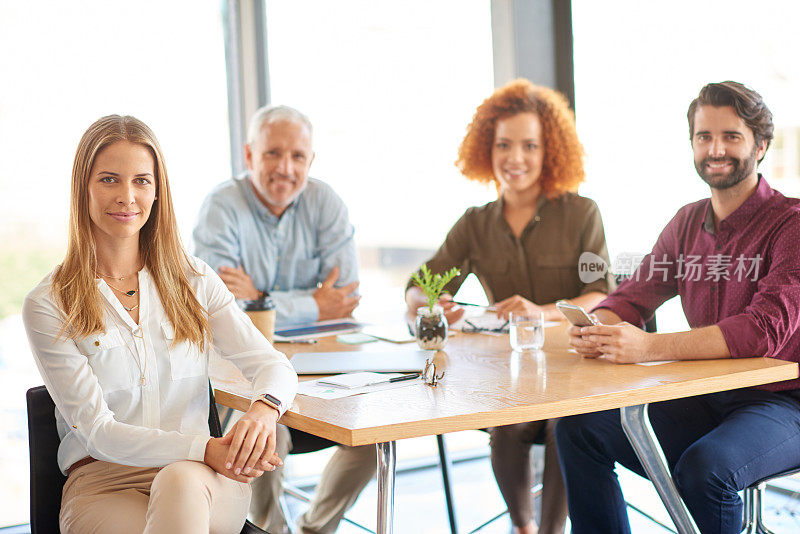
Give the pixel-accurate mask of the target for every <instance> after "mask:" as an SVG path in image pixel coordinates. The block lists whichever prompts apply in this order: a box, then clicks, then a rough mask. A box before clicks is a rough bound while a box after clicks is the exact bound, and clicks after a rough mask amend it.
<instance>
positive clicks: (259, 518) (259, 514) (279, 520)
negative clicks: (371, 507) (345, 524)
mask: <svg viewBox="0 0 800 534" xmlns="http://www.w3.org/2000/svg"><path fill="white" fill-rule="evenodd" d="M291 447H292V441H291V437H290V435H289V430H288V429H287V428H286V427H285V426H283V425H278V441H277V449H276V450H277V452H278V455H279V456H280V457H281V458H286V454H287V453H288V452H289V451H290V450H291ZM297 458H302V457H301V456H298V457H297ZM377 461H378V459H377V452H376V449H375V445H362V446H360V447H346V446H344V445H340V446H339V447H337V448H336V452H335V453H334V455H333V457H332V458H331V459H330V461H328V464H327V465H326V466H325V469H324V470H323V471H322V477H321V478H320V481H319V484H318V485H317V487H316V489H315V490H314V497H313V499H312V501H311V507H310V508H309V509H308V511H307V512H306V513H305V514H303V515H302V516H301V517H300V519H299V520H298V521H297V527H298V532H300V533H301V534H332V533H333V532H336V528H337V527H338V526H339V522H340V521H341V520H342V517H344V514H345V512H346V511H347V510H348V509H349V508H350V507H351V506H353V504H354V503H355V502H356V499H358V495H359V494H360V493H361V490H363V489H364V486H366V485H367V484H368V483H369V481H370V479H372V477H373V475H374V474H375V469H376V465H377ZM282 481H283V469H281V468H279V469H276V470H275V471H272V472H267V473H264V474H263V475H262V476H261V477H259V478H257V479H255V480H254V481H253V482H252V483H251V484H250V485H251V487H252V490H253V499H252V500H251V501H250V520H251V521H252V522H253V524H255V525H256V526H259V527H261V528H263V529H264V530H266V531H267V532H270V533H271V534H284V533H286V532H288V529H287V526H286V519H285V518H284V517H283V513H282V512H281V509H280V506H279V504H278V497H279V496H280V495H281V493H282V492H283V490H282V487H281V484H282Z"/></svg>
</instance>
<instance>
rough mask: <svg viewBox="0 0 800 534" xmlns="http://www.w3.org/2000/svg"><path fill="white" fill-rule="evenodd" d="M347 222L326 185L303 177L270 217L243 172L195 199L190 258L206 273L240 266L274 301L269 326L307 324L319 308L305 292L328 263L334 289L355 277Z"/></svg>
mask: <svg viewBox="0 0 800 534" xmlns="http://www.w3.org/2000/svg"><path fill="white" fill-rule="evenodd" d="M353 233H354V230H353V225H351V224H350V220H349V217H348V213H347V207H346V206H345V205H344V202H342V199H341V198H339V195H337V194H336V193H335V192H334V191H333V189H331V187H330V186H329V185H327V184H326V183H324V182H321V181H319V180H316V179H314V178H309V179H308V183H307V184H306V188H305V189H304V190H303V192H302V193H300V195H299V196H298V197H297V199H296V200H295V201H294V202H293V203H292V204H291V205H290V206H289V207H288V208H287V209H286V211H284V212H283V215H282V216H281V217H280V218H278V217H276V216H275V215H273V214H272V213H271V212H270V211H269V210H268V209H267V207H266V206H264V205H263V204H262V203H261V201H259V200H258V198H257V197H256V195H255V192H254V191H253V188H252V186H251V184H250V181H249V178H248V175H246V174H245V175H242V176H240V177H238V178H234V179H232V180H228V181H227V182H225V183H223V184H220V185H219V186H217V187H216V188H215V189H214V190H213V191H212V192H211V194H209V195H208V197H207V198H206V199H205V201H204V202H203V205H202V206H201V207H200V214H199V217H198V221H197V226H196V227H195V229H194V233H193V236H194V247H195V248H194V254H195V255H196V256H198V257H199V258H201V259H202V260H203V261H205V262H206V263H208V264H209V265H210V266H211V267H212V268H213V269H214V270H217V271H218V270H219V268H220V267H222V266H223V265H225V266H229V267H239V266H242V267H243V268H244V271H245V272H246V273H247V274H248V275H249V276H250V278H251V279H252V280H253V284H254V285H255V286H256V289H259V290H262V291H267V292H269V294H270V295H271V296H272V299H273V300H274V301H275V304H276V309H277V318H276V324H277V325H279V326H285V325H287V324H299V323H310V322H313V321H316V320H317V317H318V316H319V309H318V308H317V302H316V301H315V300H314V297H313V296H312V293H313V292H314V291H315V290H316V288H317V284H318V283H320V282H322V281H324V280H325V278H327V276H328V274H329V273H330V271H331V269H332V268H333V267H334V266H338V267H339V270H340V273H339V279H338V280H337V281H336V284H335V285H336V287H342V286H345V285H347V284H350V283H352V282H355V281H356V280H358V260H357V256H356V246H355V242H354V241H353Z"/></svg>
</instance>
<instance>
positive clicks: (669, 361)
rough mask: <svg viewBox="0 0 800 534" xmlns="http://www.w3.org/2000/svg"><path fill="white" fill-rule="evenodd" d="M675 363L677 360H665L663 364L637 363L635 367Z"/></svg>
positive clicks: (661, 363)
mask: <svg viewBox="0 0 800 534" xmlns="http://www.w3.org/2000/svg"><path fill="white" fill-rule="evenodd" d="M677 361H678V360H666V361H663V362H639V363H637V364H636V365H644V366H650V365H664V364H665V363H672V362H677Z"/></svg>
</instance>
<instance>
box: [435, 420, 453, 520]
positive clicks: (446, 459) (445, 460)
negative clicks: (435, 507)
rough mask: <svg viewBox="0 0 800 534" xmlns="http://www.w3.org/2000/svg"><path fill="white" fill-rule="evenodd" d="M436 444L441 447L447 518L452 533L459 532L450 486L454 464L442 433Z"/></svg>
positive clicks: (440, 456) (440, 459)
mask: <svg viewBox="0 0 800 534" xmlns="http://www.w3.org/2000/svg"><path fill="white" fill-rule="evenodd" d="M436 445H437V446H438V447H439V466H440V467H441V469H442V485H443V486H444V501H445V504H446V505H447V518H448V520H449V521H450V534H456V533H457V532H458V527H457V525H456V510H455V505H454V504H453V492H452V489H451V488H450V471H451V470H452V468H453V464H452V463H451V462H450V456H449V455H448V454H447V445H445V442H444V436H443V435H442V434H437V436H436Z"/></svg>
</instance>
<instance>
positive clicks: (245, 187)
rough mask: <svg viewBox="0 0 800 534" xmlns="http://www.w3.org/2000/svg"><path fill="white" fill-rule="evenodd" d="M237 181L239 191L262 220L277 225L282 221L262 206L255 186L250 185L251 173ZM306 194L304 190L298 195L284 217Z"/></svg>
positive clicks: (243, 175) (242, 175) (245, 174)
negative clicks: (254, 188)
mask: <svg viewBox="0 0 800 534" xmlns="http://www.w3.org/2000/svg"><path fill="white" fill-rule="evenodd" d="M237 180H238V182H239V190H240V191H241V192H242V195H243V196H244V198H245V200H246V201H247V205H248V206H250V209H251V210H253V211H254V212H255V213H257V214H258V216H259V217H260V218H262V219H266V220H268V221H273V222H275V223H277V222H278V221H279V220H280V217H277V216H276V215H275V214H274V213H272V212H271V211H269V208H267V207H266V206H265V205H264V204H262V203H261V201H260V200H259V199H258V197H257V196H256V193H255V191H254V190H253V184H252V183H250V172H244V173H242V174H241V175H240V176H239V177H238V178H237ZM304 192H305V189H303V191H301V192H300V194H299V195H297V198H295V199H294V200H293V201H292V203H291V204H289V206H288V207H287V208H286V211H284V212H283V215H286V214H287V213H289V212H291V211H293V210H294V209H295V207H296V206H297V204H298V202H300V198H301V197H302V196H303V193H304Z"/></svg>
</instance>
